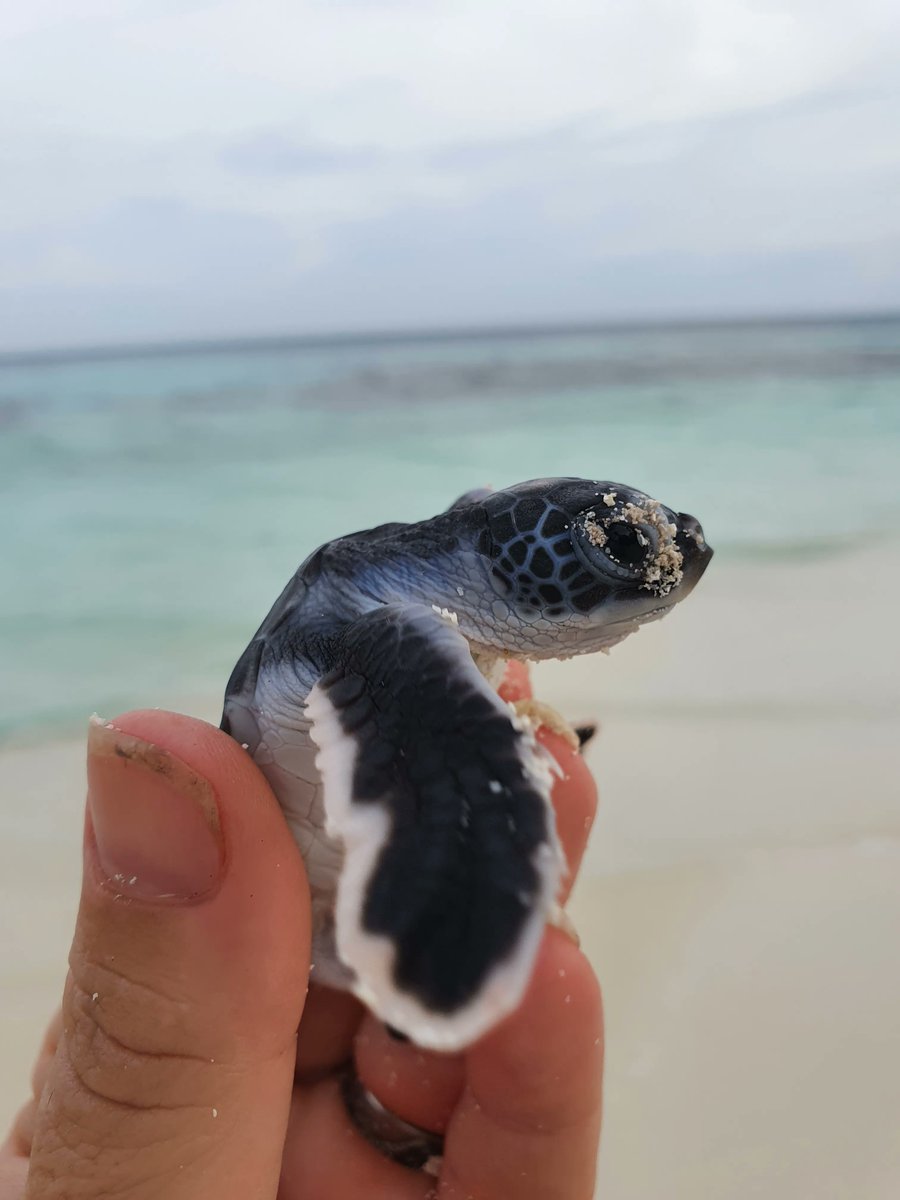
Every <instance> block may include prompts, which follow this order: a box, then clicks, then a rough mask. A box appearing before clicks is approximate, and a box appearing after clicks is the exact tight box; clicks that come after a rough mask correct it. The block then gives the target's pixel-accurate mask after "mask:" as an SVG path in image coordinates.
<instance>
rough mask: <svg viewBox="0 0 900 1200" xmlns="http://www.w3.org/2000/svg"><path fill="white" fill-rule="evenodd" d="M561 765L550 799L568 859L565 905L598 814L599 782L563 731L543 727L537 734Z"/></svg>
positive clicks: (561, 901) (563, 899)
mask: <svg viewBox="0 0 900 1200" xmlns="http://www.w3.org/2000/svg"><path fill="white" fill-rule="evenodd" d="M536 737H537V740H538V741H539V742H540V743H541V745H542V746H544V747H545V748H546V749H547V750H549V751H550V753H551V754H552V755H553V757H554V758H555V759H556V762H557V764H558V766H559V770H560V774H559V776H557V777H556V778H555V779H554V782H553V790H552V792H551V796H550V799H551V801H552V803H553V809H554V812H555V813H556V832H557V834H558V835H559V840H560V843H561V844H562V848H563V853H564V854H565V858H566V867H567V870H566V875H565V878H564V880H563V885H562V890H561V893H560V903H561V904H564V903H565V901H566V900H567V899H568V897H569V893H570V892H571V890H572V885H573V884H574V882H575V878H576V876H577V874H578V869H579V867H580V866H581V860H582V858H583V857H584V851H585V849H586V847H587V842H588V837H589V835H590V832H591V827H592V826H593V824H594V817H595V816H596V814H597V785H596V783H595V782H594V777H593V775H591V772H590V770H589V769H588V766H587V764H586V763H585V761H584V759H583V758H582V757H581V755H580V754H579V753H578V751H577V750H573V749H572V747H571V746H570V745H569V743H568V742H567V741H566V739H565V738H564V737H561V736H560V734H558V733H554V732H553V731H552V730H550V729H547V728H546V727H545V726H541V727H540V728H539V729H538V731H537V734H536Z"/></svg>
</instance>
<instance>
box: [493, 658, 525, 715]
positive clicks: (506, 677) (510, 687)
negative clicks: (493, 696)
mask: <svg viewBox="0 0 900 1200" xmlns="http://www.w3.org/2000/svg"><path fill="white" fill-rule="evenodd" d="M497 691H498V693H499V695H500V698H501V699H502V700H507V701H509V703H510V704H514V703H515V702H516V700H528V699H530V698H531V695H532V691H531V676H530V675H529V672H528V667H527V665H526V664H525V663H523V662H518V661H517V660H516V659H514V658H513V659H511V660H510V661H509V662H508V663H507V664H506V670H505V672H504V674H503V681H502V682H501V684H500V686H499V687H498V688H497Z"/></svg>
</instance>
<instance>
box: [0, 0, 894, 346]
mask: <svg viewBox="0 0 900 1200" xmlns="http://www.w3.org/2000/svg"><path fill="white" fill-rule="evenodd" d="M0 33H2V41H0V349H16V348H28V347H40V346H48V345H78V344H89V343H104V342H119V341H132V340H148V339H149V340H156V339H167V338H178V339H184V338H194V337H200V338H203V337H217V336H229V335H240V334H266V333H276V334H277V333H291V332H299V333H303V332H321V331H331V330H348V329H386V328H405V327H413V328H422V327H429V326H451V325H466V326H469V325H478V324H483V323H515V322H532V321H549V322H555V321H562V320H566V319H578V320H590V319H601V320H602V319H610V318H613V319H623V318H631V317H641V316H654V317H655V316H665V315H675V316H677V315H717V314H719V315H721V314H728V313H743V312H756V313H758V312H762V311H768V310H776V311H779V312H784V311H791V310H794V311H822V310H832V311H841V310H862V309H867V308H876V309H883V308H888V307H900V3H898V2H897V0H854V2H853V3H851V2H850V0H509V2H506V0H235V2H233V3H216V2H213V0H210V2H204V0H194V2H191V0H187V2H178V0H79V2H78V3H77V4H76V3H74V2H73V0H65V2H63V0H27V3H23V2H22V0H0Z"/></svg>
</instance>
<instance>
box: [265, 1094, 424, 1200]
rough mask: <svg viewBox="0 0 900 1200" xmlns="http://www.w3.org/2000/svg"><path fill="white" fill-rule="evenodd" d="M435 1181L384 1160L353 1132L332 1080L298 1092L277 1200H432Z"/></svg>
mask: <svg viewBox="0 0 900 1200" xmlns="http://www.w3.org/2000/svg"><path fill="white" fill-rule="evenodd" d="M433 1187H434V1181H433V1180H432V1179H431V1178H429V1176H427V1175H425V1174H424V1173H423V1172H422V1171H414V1170H410V1169H409V1168H407V1167H401V1166H398V1165H397V1163H394V1162H391V1161H390V1160H389V1159H387V1158H385V1157H384V1156H383V1155H382V1154H380V1153H379V1151H377V1150H376V1149H374V1148H373V1147H372V1146H370V1145H369V1143H368V1142H367V1141H366V1140H365V1138H363V1137H362V1135H361V1134H360V1133H359V1132H358V1131H357V1130H356V1129H355V1128H354V1126H353V1124H352V1122H351V1120H350V1118H349V1117H348V1116H347V1112H346V1110H345V1108H344V1102H343V1100H342V1098H341V1094H340V1085H339V1083H338V1081H337V1080H336V1079H329V1080H325V1081H323V1082H321V1083H317V1084H313V1085H311V1086H308V1087H300V1088H298V1089H297V1091H296V1093H295V1096H294V1102H293V1104H292V1105H291V1119H290V1124H289V1126H288V1135H287V1138H286V1140H285V1147H284V1165H283V1169H282V1177H281V1187H280V1188H279V1190H278V1200H356V1198H357V1197H360V1200H362V1198H363V1197H364V1198H365V1200H430V1197H432V1196H433Z"/></svg>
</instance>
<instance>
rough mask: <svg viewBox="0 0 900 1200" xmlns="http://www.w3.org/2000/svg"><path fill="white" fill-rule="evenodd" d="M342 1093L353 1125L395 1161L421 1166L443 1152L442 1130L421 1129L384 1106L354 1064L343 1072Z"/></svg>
mask: <svg viewBox="0 0 900 1200" xmlns="http://www.w3.org/2000/svg"><path fill="white" fill-rule="evenodd" d="M341 1097H342V1098H343V1101H344V1108H345V1109H346V1110H347V1115H348V1116H349V1117H350V1120H351V1121H352V1122H353V1124H354V1126H355V1127H356V1128H357V1129H358V1130H359V1132H360V1133H361V1134H362V1136H363V1137H364V1138H365V1139H366V1141H367V1142H368V1143H369V1145H370V1146H374V1147H375V1149H376V1150H378V1151H379V1152H380V1153H381V1154H383V1155H385V1156H386V1157H387V1158H389V1159H390V1160H391V1161H392V1162H395V1163H399V1164H400V1165H401V1166H403V1167H413V1168H415V1169H416V1170H422V1169H423V1168H425V1167H426V1166H427V1164H428V1163H429V1160H432V1159H438V1158H440V1157H441V1155H442V1154H443V1153H444V1139H443V1137H442V1136H441V1135H440V1134H439V1133H432V1132H431V1130H430V1129H421V1128H420V1127H419V1126H418V1125H413V1124H411V1122H409V1121H404V1120H403V1118H402V1117H398V1116H397V1115H396V1114H395V1113H392V1112H391V1111H390V1109H387V1108H385V1107H384V1105H383V1104H382V1103H381V1101H380V1100H379V1099H378V1098H377V1097H376V1096H373V1095H372V1093H371V1092H370V1091H369V1089H368V1088H366V1087H364V1086H363V1084H362V1083H360V1080H359V1076H358V1075H357V1074H356V1070H355V1068H354V1067H353V1065H352V1064H351V1065H350V1066H349V1067H348V1068H347V1070H346V1071H345V1072H344V1074H343V1075H342V1076H341Z"/></svg>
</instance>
